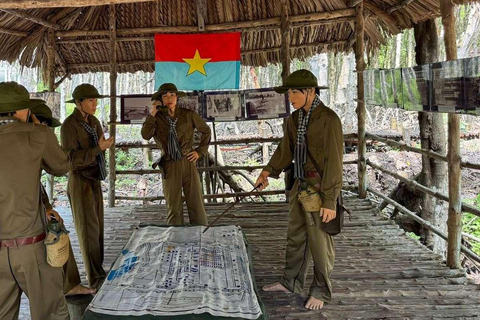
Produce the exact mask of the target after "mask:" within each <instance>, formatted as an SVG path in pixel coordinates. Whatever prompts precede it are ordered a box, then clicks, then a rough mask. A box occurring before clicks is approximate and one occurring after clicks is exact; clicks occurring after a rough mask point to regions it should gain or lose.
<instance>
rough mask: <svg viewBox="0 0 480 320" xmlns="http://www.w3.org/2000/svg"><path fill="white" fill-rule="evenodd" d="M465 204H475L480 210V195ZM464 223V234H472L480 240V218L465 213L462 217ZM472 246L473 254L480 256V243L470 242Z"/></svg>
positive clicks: (466, 200) (467, 200)
mask: <svg viewBox="0 0 480 320" xmlns="http://www.w3.org/2000/svg"><path fill="white" fill-rule="evenodd" d="M465 202H467V203H471V204H474V205H475V206H476V207H477V208H480V193H479V194H478V195H477V197H476V198H475V199H465ZM462 222H463V232H465V233H468V234H471V235H472V236H475V237H477V238H480V218H479V217H477V216H475V215H473V214H471V213H468V212H464V213H463V215H462ZM469 242H470V243H471V244H472V246H473V248H472V250H473V252H475V253H476V254H478V255H480V243H479V242H476V241H474V240H469Z"/></svg>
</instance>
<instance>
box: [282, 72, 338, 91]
mask: <svg viewBox="0 0 480 320" xmlns="http://www.w3.org/2000/svg"><path fill="white" fill-rule="evenodd" d="M306 88H318V89H328V87H322V86H319V85H318V81H317V77H315V76H314V75H313V73H311V72H310V71H308V70H305V69H301V70H297V71H295V72H292V73H291V74H290V75H289V76H288V77H287V79H286V80H285V82H284V83H283V85H281V86H280V87H275V88H273V90H275V92H277V93H285V92H287V91H288V89H306Z"/></svg>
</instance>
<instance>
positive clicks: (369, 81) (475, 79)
mask: <svg viewBox="0 0 480 320" xmlns="http://www.w3.org/2000/svg"><path fill="white" fill-rule="evenodd" d="M364 80H365V82H364V90H365V104H366V105H370V106H383V107H387V108H402V109H404V110H408V111H432V112H450V113H468V114H474V115H477V114H480V57H474V58H468V59H458V60H452V61H445V62H438V63H433V64H427V65H421V66H416V67H412V68H401V69H388V70H378V69H371V70H365V71H364Z"/></svg>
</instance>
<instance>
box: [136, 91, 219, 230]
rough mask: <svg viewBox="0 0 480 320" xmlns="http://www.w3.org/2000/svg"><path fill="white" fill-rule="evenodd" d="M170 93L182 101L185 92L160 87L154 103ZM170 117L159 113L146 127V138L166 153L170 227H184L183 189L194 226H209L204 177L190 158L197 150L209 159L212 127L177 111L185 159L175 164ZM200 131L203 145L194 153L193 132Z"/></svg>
mask: <svg viewBox="0 0 480 320" xmlns="http://www.w3.org/2000/svg"><path fill="white" fill-rule="evenodd" d="M166 91H169V92H175V93H177V96H179V97H181V96H182V95H183V93H182V92H179V91H177V88H176V87H175V85H173V84H164V85H162V86H160V88H159V90H158V92H157V93H156V94H155V95H154V96H153V98H152V100H161V99H162V98H161V94H162V93H164V92H166ZM166 117H168V115H166V114H165V113H163V112H157V114H156V115H155V117H153V116H151V115H149V116H148V117H147V119H146V120H145V122H144V124H143V127H142V137H143V138H144V139H146V140H150V139H151V138H152V137H153V138H154V139H155V142H156V144H157V146H158V147H159V148H160V149H161V150H162V154H163V155H164V157H165V161H166V163H165V165H164V173H165V174H163V175H162V184H163V193H164V195H165V199H166V201H167V208H168V209H167V210H168V213H167V223H168V224H170V225H183V224H184V219H183V201H182V192H181V190H182V188H183V192H184V194H185V200H186V203H187V210H188V216H189V220H190V224H192V225H207V215H206V212H205V206H204V203H203V195H202V188H201V182H200V177H199V174H198V171H197V169H196V167H195V163H194V162H191V161H189V160H188V159H187V157H186V155H187V154H188V153H189V152H191V151H193V150H195V151H197V152H198V154H199V155H200V156H206V155H207V151H208V144H209V143H210V136H211V131H210V127H209V126H208V125H207V124H206V123H205V120H203V119H202V118H201V117H200V116H199V115H198V114H197V113H196V112H195V111H192V110H188V109H183V108H180V107H178V106H177V107H176V108H175V114H174V116H173V119H177V118H178V121H177V123H176V132H177V136H178V142H179V145H180V148H181V153H182V156H183V157H182V159H181V160H178V161H173V160H172V159H171V155H170V154H169V151H168V135H169V130H170V125H169V122H168V120H167V118H166ZM194 129H197V130H198V131H199V132H200V133H201V134H202V136H201V140H200V144H199V146H198V147H197V148H196V149H193V147H192V146H193V132H194Z"/></svg>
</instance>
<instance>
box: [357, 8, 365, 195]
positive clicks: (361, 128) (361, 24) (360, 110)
mask: <svg viewBox="0 0 480 320" xmlns="http://www.w3.org/2000/svg"><path fill="white" fill-rule="evenodd" d="M356 12H357V20H356V23H355V34H356V42H355V63H356V68H357V117H358V195H359V197H360V199H365V198H366V197H367V167H366V162H365V160H366V152H367V144H366V139H365V122H366V110H365V103H364V97H365V94H364V88H363V84H364V78H363V71H364V70H365V59H364V57H363V55H364V51H365V47H364V39H365V19H364V17H363V2H361V3H359V4H358V5H357V6H356Z"/></svg>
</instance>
